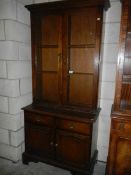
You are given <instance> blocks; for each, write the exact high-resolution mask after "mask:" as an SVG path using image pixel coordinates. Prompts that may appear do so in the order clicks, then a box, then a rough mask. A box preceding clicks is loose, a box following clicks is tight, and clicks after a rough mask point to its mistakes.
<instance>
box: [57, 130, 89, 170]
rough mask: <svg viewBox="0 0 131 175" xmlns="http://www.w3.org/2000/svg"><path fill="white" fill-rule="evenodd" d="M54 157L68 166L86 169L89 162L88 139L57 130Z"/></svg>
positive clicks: (87, 137)
mask: <svg viewBox="0 0 131 175" xmlns="http://www.w3.org/2000/svg"><path fill="white" fill-rule="evenodd" d="M56 157H57V160H58V161H60V162H63V163H66V164H67V165H69V166H74V167H76V168H77V167H78V168H87V166H88V163H89V161H90V137H89V136H85V135H79V134H74V133H70V132H66V131H60V130H57V132H56Z"/></svg>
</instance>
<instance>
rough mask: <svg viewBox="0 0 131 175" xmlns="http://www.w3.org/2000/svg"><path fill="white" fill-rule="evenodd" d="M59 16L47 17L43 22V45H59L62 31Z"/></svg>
mask: <svg viewBox="0 0 131 175" xmlns="http://www.w3.org/2000/svg"><path fill="white" fill-rule="evenodd" d="M59 26H60V18H59V16H55V15H50V16H45V17H44V18H43V20H42V27H41V28H42V44H44V45H58V41H59V31H60V28H59Z"/></svg>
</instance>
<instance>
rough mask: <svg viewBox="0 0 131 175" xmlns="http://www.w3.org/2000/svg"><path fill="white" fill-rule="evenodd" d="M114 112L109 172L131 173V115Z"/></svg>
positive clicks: (112, 174) (114, 174) (117, 173)
mask: <svg viewBox="0 0 131 175" xmlns="http://www.w3.org/2000/svg"><path fill="white" fill-rule="evenodd" d="M121 113H122V112H121ZM121 113H118V112H117V113H116V114H115V112H114V114H112V124H111V135H110V147H109V154H108V164H107V174H109V175H129V174H131V165H130V162H131V116H127V115H126V114H123V115H124V116H122V114H121Z"/></svg>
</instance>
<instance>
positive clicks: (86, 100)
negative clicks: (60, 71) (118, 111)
mask: <svg viewBox="0 0 131 175" xmlns="http://www.w3.org/2000/svg"><path fill="white" fill-rule="evenodd" d="M69 83H70V84H69V103H70V104H73V105H82V106H86V105H92V101H93V100H92V97H93V75H89V74H88V75H87V74H86V75H85V74H73V75H71V76H70V80H69Z"/></svg>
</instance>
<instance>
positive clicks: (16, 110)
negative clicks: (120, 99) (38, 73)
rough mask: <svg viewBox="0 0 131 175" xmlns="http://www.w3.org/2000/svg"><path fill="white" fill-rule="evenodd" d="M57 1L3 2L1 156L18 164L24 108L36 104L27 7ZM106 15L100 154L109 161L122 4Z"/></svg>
mask: <svg viewBox="0 0 131 175" xmlns="http://www.w3.org/2000/svg"><path fill="white" fill-rule="evenodd" d="M47 1H53V0H0V156H2V157H5V158H8V159H11V160H13V161H17V160H19V159H21V153H22V151H23V150H24V130H23V127H24V120H23V112H22V111H21V107H23V106H26V105H28V104H30V103H31V102H32V93H31V92H32V87H31V49H30V47H31V44H30V18H29V17H30V15H29V12H28V11H27V10H26V9H25V8H24V4H32V3H40V2H47ZM111 1H112V2H111V8H110V9H109V10H108V11H107V12H104V20H103V36H102V55H101V59H102V62H101V76H100V88H99V90H100V93H99V103H100V106H101V108H102V111H101V114H100V118H99V134H98V150H99V157H98V159H99V160H101V161H106V159H107V152H108V141H109V131H110V112H111V105H112V103H113V99H114V89H115V74H116V62H117V54H118V41H119V30H120V16H121V4H120V2H119V0H111Z"/></svg>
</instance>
